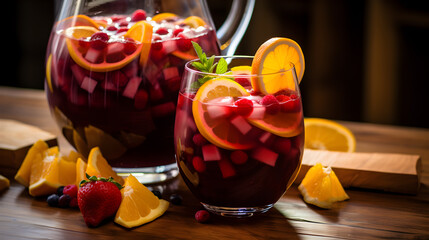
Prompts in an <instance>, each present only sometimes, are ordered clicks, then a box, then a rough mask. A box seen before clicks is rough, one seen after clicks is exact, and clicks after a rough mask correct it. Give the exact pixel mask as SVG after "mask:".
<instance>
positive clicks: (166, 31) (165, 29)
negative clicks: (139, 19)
mask: <svg viewBox="0 0 429 240" xmlns="http://www.w3.org/2000/svg"><path fill="white" fill-rule="evenodd" d="M156 33H157V34H159V35H165V34H168V30H167V28H165V27H160V28H158V30H156Z"/></svg>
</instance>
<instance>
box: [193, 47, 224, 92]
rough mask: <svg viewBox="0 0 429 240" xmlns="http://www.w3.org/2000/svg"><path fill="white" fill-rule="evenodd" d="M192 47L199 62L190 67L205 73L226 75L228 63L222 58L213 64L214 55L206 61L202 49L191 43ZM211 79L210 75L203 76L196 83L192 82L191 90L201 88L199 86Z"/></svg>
mask: <svg viewBox="0 0 429 240" xmlns="http://www.w3.org/2000/svg"><path fill="white" fill-rule="evenodd" d="M192 45H193V46H194V50H195V52H196V53H197V56H198V58H199V60H200V61H199V62H197V61H195V62H192V66H193V67H194V68H196V69H197V70H199V71H201V72H205V73H216V74H224V73H226V71H227V70H228V63H227V62H226V61H225V59H224V58H220V59H219V61H218V62H217V63H215V62H214V60H215V55H212V56H211V57H210V58H208V59H207V55H206V54H205V53H204V52H203V49H202V48H201V46H200V45H199V44H198V43H196V42H194V41H192ZM215 69H216V71H215ZM212 78H214V77H213V76H210V75H206V76H203V77H202V78H199V79H198V80H197V81H195V82H193V83H192V85H191V88H195V89H198V88H199V87H201V85H203V84H204V83H205V82H207V81H208V80H210V79H212Z"/></svg>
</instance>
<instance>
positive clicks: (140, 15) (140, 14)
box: [131, 9, 146, 22]
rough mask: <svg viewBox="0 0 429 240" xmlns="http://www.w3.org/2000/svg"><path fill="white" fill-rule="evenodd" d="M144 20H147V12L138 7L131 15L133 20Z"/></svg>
mask: <svg viewBox="0 0 429 240" xmlns="http://www.w3.org/2000/svg"><path fill="white" fill-rule="evenodd" d="M142 20H146V12H145V11H144V10H142V9H137V10H136V11H134V13H133V14H132V15H131V22H138V21H142Z"/></svg>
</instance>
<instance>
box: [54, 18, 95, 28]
mask: <svg viewBox="0 0 429 240" xmlns="http://www.w3.org/2000/svg"><path fill="white" fill-rule="evenodd" d="M74 26H90V27H95V28H97V29H98V28H99V26H98V24H97V23H96V22H95V21H94V20H93V19H91V18H90V17H88V16H86V15H76V16H71V17H68V18H64V19H62V20H60V21H58V22H57V23H56V29H57V30H64V29H67V28H69V27H74Z"/></svg>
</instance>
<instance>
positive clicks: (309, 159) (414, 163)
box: [295, 149, 421, 194]
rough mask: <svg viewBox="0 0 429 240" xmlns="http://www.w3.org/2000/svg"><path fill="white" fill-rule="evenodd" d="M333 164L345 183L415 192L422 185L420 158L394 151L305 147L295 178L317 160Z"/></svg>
mask: <svg viewBox="0 0 429 240" xmlns="http://www.w3.org/2000/svg"><path fill="white" fill-rule="evenodd" d="M319 162H320V163H322V165H324V166H331V167H332V169H334V171H335V174H336V175H337V177H338V179H339V180H340V182H341V184H342V185H343V187H346V188H347V187H358V188H367V189H377V190H383V191H388V192H397V193H407V194H416V193H418V190H419V187H420V174H421V158H420V156H418V155H410V154H393V153H359V152H355V153H345V152H333V151H322V150H312V149H305V150H304V156H303V159H302V167H301V170H300V173H299V174H298V177H297V179H296V181H295V182H297V183H299V182H301V180H302V179H303V178H304V176H305V173H307V171H308V169H309V168H310V167H311V166H314V165H315V164H316V163H319Z"/></svg>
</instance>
